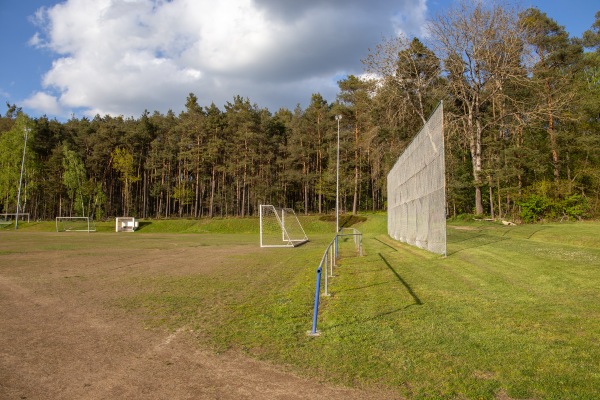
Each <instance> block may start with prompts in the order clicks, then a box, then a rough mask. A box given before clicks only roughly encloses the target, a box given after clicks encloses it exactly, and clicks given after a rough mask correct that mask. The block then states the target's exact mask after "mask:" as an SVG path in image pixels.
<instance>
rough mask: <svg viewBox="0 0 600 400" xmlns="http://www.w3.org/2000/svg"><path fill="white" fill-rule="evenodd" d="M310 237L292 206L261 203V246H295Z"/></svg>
mask: <svg viewBox="0 0 600 400" xmlns="http://www.w3.org/2000/svg"><path fill="white" fill-rule="evenodd" d="M306 242H308V237H307V236H306V233H305V232H304V229H303V228H302V225H301V224H300V221H299V220H298V217H297V216H296V213H295V212H294V210H292V209H291V208H276V207H275V206H272V205H267V204H261V205H260V247H295V246H300V245H301V244H303V243H306Z"/></svg>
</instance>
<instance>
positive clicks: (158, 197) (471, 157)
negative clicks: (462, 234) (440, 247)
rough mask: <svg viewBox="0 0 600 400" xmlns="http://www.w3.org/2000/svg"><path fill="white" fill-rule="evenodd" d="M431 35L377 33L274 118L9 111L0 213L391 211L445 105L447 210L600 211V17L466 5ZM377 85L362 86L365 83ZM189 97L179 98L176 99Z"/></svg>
mask: <svg viewBox="0 0 600 400" xmlns="http://www.w3.org/2000/svg"><path fill="white" fill-rule="evenodd" d="M429 31H430V36H429V37H428V38H427V39H426V40H423V41H422V40H419V39H418V38H408V37H404V36H398V37H394V38H391V39H384V40H383V41H382V43H381V44H379V45H378V46H377V47H376V48H375V49H374V50H371V51H370V53H369V55H368V56H367V57H366V58H365V60H363V62H364V65H365V72H366V74H365V77H357V76H354V75H350V76H347V77H345V78H343V79H342V80H340V81H339V82H338V85H339V94H338V98H337V99H336V101H335V102H333V103H328V102H327V101H326V100H325V99H324V98H323V97H322V96H321V95H320V94H319V93H315V94H313V96H312V97H311V99H310V103H309V105H308V106H307V107H306V108H304V109H303V108H302V107H300V106H298V107H297V108H296V109H294V110H288V109H285V108H282V109H279V110H277V111H276V112H274V113H273V112H271V111H270V110H268V109H266V108H261V107H260V106H259V105H257V104H254V103H252V102H251V101H250V99H248V98H244V97H242V96H234V97H233V98H232V100H231V102H227V103H226V104H225V105H224V106H223V107H222V108H219V107H218V106H217V105H215V104H208V105H202V104H201V97H198V96H196V95H195V94H194V93H190V94H189V96H188V97H187V99H185V103H183V104H185V109H184V111H183V112H181V113H180V114H179V115H176V114H175V113H173V112H172V111H169V112H167V113H166V114H162V113H159V112H153V113H150V112H148V111H145V112H144V113H143V114H142V115H141V116H139V117H138V118H133V117H131V118H125V117H122V116H119V117H114V116H108V115H106V116H100V115H97V116H96V117H94V118H93V119H88V118H75V117H72V118H71V119H70V120H68V121H66V122H58V121H56V120H50V119H48V118H47V117H45V116H42V117H39V118H30V117H28V116H27V115H25V114H24V113H23V111H22V109H21V108H19V107H17V106H16V105H11V104H7V111H6V113H5V114H4V116H2V117H0V149H1V151H0V154H2V157H1V158H0V195H2V201H1V202H0V212H14V211H15V209H16V206H17V205H16V190H17V182H16V180H17V178H18V177H19V172H20V167H21V162H20V161H21V156H22V150H23V145H24V135H23V133H24V129H25V128H29V129H30V132H31V134H30V135H29V138H28V147H27V158H26V162H25V172H26V173H25V175H24V182H23V185H24V191H23V194H22V198H21V205H20V209H21V210H22V211H23V212H29V213H30V214H31V215H32V217H33V218H41V219H50V218H54V217H55V216H64V215H87V216H94V217H96V218H101V217H112V216H120V215H131V216H138V217H144V218H148V217H155V218H168V217H193V218H202V217H216V216H240V217H243V216H248V215H256V214H257V212H258V206H259V204H265V203H269V204H274V205H277V206H287V207H293V208H295V209H296V210H297V211H299V212H303V213H327V212H330V211H331V210H332V209H333V208H334V207H335V175H336V174H335V168H336V149H337V122H336V120H335V116H336V115H342V119H341V121H340V166H341V169H340V192H341V195H340V201H341V208H342V210H345V211H347V212H352V213H358V212H360V211H376V210H385V208H386V187H385V185H386V179H385V178H386V175H387V172H388V171H389V170H390V168H391V167H392V165H393V164H394V162H395V161H396V159H397V158H398V156H399V155H400V154H401V152H402V151H403V149H404V148H405V147H406V145H407V144H408V143H409V142H410V140H411V139H412V137H413V136H414V135H415V134H416V133H417V132H418V131H419V129H420V127H421V126H422V124H423V123H424V121H426V119H427V117H428V116H429V114H430V113H431V112H432V111H433V109H434V108H435V107H436V105H437V104H438V103H439V101H440V100H444V104H445V109H446V110H447V111H448V112H447V113H446V121H445V136H446V138H445V139H446V146H447V151H446V157H447V160H446V164H447V168H446V170H447V178H446V180H447V194H448V196H447V199H448V203H447V214H448V216H455V215H458V214H462V213H475V214H479V215H491V216H492V217H502V218H508V219H514V220H523V221H536V220H540V219H565V218H571V219H577V218H590V217H597V216H598V215H600V40H599V39H598V38H599V35H600V33H599V32H600V12H598V13H597V14H596V21H595V23H594V24H593V25H592V26H591V27H590V29H589V30H588V31H586V32H585V33H584V34H583V35H582V37H581V38H574V37H570V36H569V35H568V33H567V32H566V31H565V29H564V28H563V27H562V26H560V24H559V23H558V22H557V21H554V20H552V19H551V18H550V17H548V16H547V15H546V14H545V13H544V12H542V11H541V10H539V9H535V8H530V9H526V10H517V9H513V8H510V7H507V6H504V5H502V4H498V3H495V4H487V3H485V2H463V3H459V4H458V5H457V6H456V7H455V8H452V9H450V10H447V12H445V13H444V14H443V15H439V16H437V17H436V18H434V19H432V20H431V21H430V23H429ZM366 77H368V78H366ZM183 100H184V99H182V102H183Z"/></svg>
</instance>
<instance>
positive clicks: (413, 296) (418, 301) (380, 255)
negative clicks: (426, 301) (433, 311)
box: [378, 253, 423, 306]
mask: <svg viewBox="0 0 600 400" xmlns="http://www.w3.org/2000/svg"><path fill="white" fill-rule="evenodd" d="M378 254H379V257H380V258H381V260H382V261H383V262H384V263H385V265H387V267H388V268H389V269H390V271H392V273H393V274H394V275H395V276H396V278H398V280H399V281H400V283H402V285H404V287H405V288H406V290H407V291H408V293H409V294H410V295H411V296H412V298H413V299H414V300H415V304H416V305H419V306H420V305H422V304H423V302H422V301H421V299H420V298H419V296H417V294H416V293H415V291H414V290H413V289H412V287H410V285H409V284H408V283H407V282H406V281H405V280H404V279H403V278H402V277H401V276H400V274H399V273H398V272H396V270H395V269H394V267H392V265H391V264H390V263H389V261H388V260H386V259H385V257H384V256H383V254H381V253H378Z"/></svg>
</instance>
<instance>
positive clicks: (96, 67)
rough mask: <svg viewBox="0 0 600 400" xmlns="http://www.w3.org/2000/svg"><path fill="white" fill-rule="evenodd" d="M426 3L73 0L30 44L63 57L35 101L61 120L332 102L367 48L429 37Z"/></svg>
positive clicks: (47, 18)
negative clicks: (196, 105)
mask: <svg viewBox="0 0 600 400" xmlns="http://www.w3.org/2000/svg"><path fill="white" fill-rule="evenodd" d="M426 11H427V7H426V0H396V1H389V0H370V1H362V0H329V1H323V0H303V1H295V0H290V1H282V0H227V1H221V2H216V1H214V0H171V1H168V0H67V1H65V2H63V3H59V4H56V5H54V6H52V7H49V8H42V9H40V10H38V12H37V13H36V15H35V21H36V23H37V25H38V26H39V28H40V31H39V32H38V33H36V35H35V36H34V37H32V38H31V40H30V44H31V45H32V46H36V47H39V48H43V49H44V50H45V51H50V52H52V54H55V56H56V58H55V59H54V62H53V64H52V67H51V69H50V70H49V71H47V72H46V73H45V74H44V76H43V78H42V88H43V90H42V91H40V92H38V93H35V94H33V95H32V96H31V97H30V98H28V99H26V100H25V101H24V104H25V106H27V107H29V108H32V109H36V110H38V111H40V112H42V113H47V114H50V115H58V116H68V115H71V114H72V113H75V114H76V115H87V116H94V115H96V114H100V115H105V114H110V115H125V116H139V115H141V113H142V112H143V111H144V110H145V109H148V110H149V111H151V112H152V111H155V110H156V111H160V112H166V111H167V110H169V109H172V110H174V111H176V112H177V111H179V110H181V109H182V107H183V105H184V104H185V98H186V97H187V95H188V94H189V93H190V92H193V93H194V94H196V96H198V98H199V102H200V104H201V105H208V104H210V103H211V102H214V103H215V104H216V105H217V106H219V107H220V106H222V105H223V104H225V103H226V102H227V101H231V99H232V98H233V96H235V95H241V96H243V97H248V98H249V99H250V101H252V102H255V103H257V104H258V105H259V106H261V107H267V108H269V109H270V110H272V111H276V110H277V109H278V108H279V107H288V108H293V107H294V106H295V105H296V104H297V103H305V102H307V101H309V100H310V96H311V94H312V93H316V92H319V93H321V94H322V95H323V96H324V97H325V98H327V99H329V100H330V101H332V100H334V98H335V94H336V93H337V83H336V81H337V80H339V79H340V78H341V77H343V76H345V75H347V74H360V73H361V72H362V65H361V63H360V59H361V58H364V56H366V54H367V53H368V49H369V48H373V47H374V46H375V45H376V44H377V43H379V42H380V41H381V39H382V37H389V36H391V35H395V34H398V33H400V32H403V33H407V34H415V35H419V34H421V33H422V29H423V26H424V21H425V14H426Z"/></svg>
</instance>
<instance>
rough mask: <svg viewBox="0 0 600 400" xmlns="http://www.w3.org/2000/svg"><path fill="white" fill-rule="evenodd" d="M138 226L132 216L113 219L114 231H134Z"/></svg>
mask: <svg viewBox="0 0 600 400" xmlns="http://www.w3.org/2000/svg"><path fill="white" fill-rule="evenodd" d="M138 226H139V223H138V221H137V220H136V219H135V218H134V217H117V218H116V221H115V232H134V231H135V230H136V229H137V228H138Z"/></svg>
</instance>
